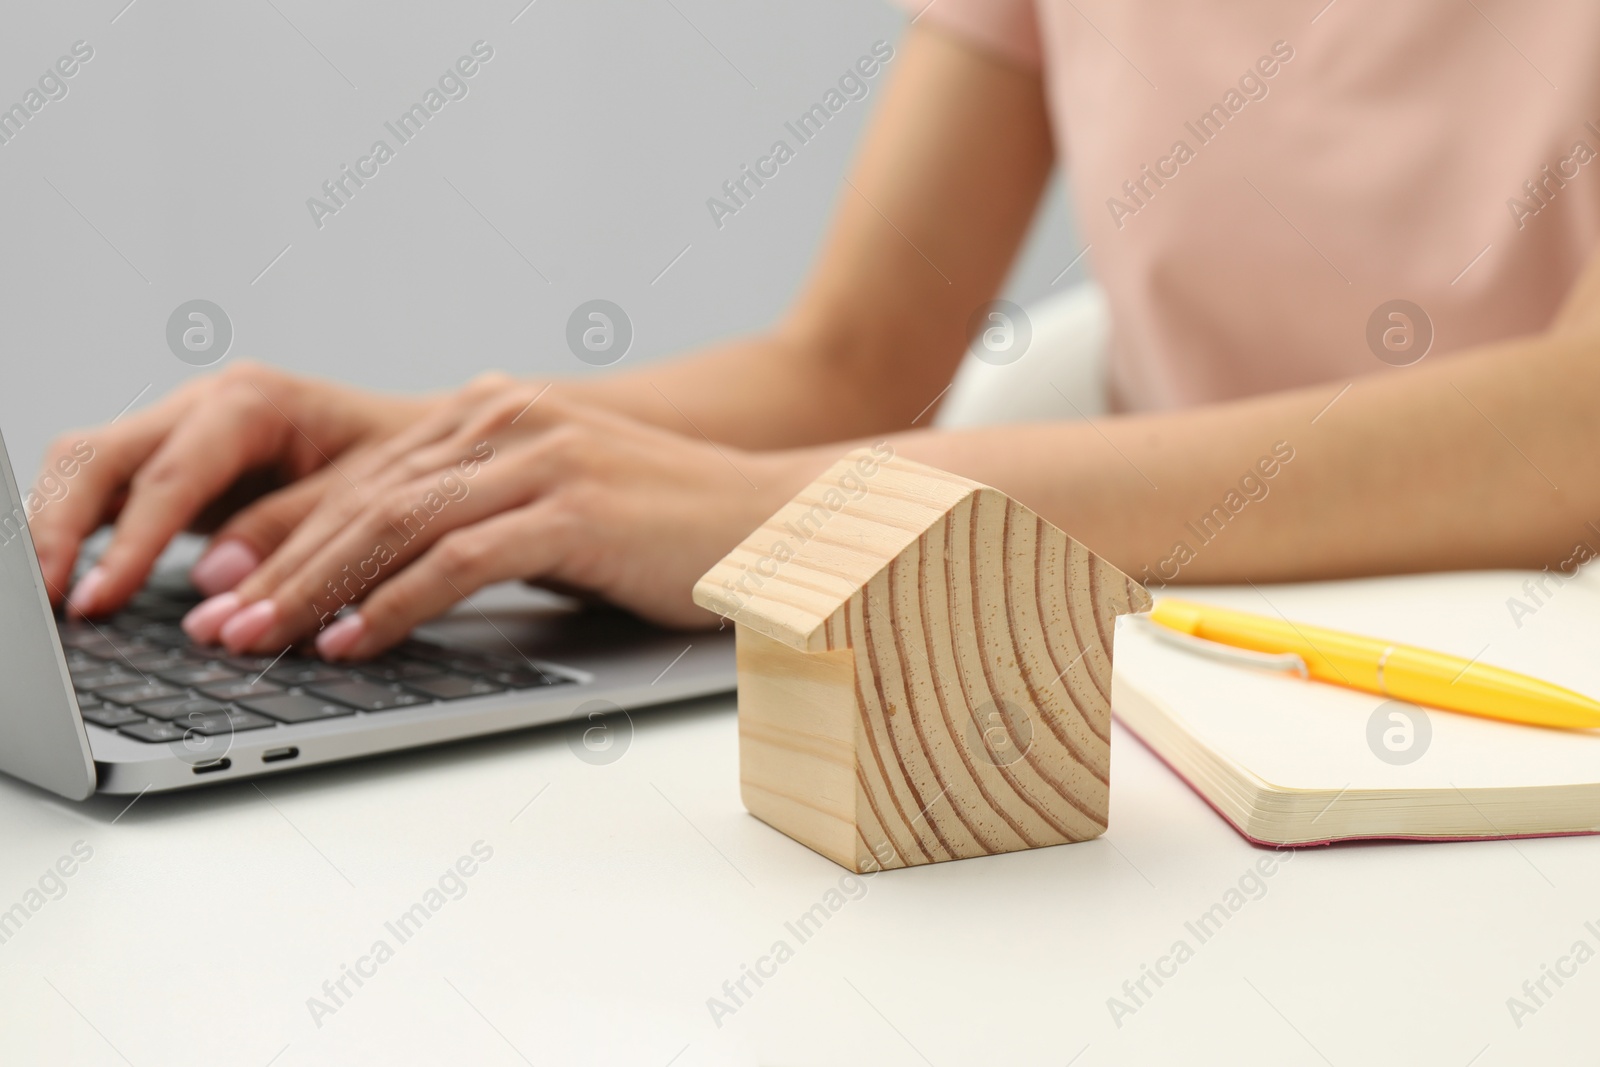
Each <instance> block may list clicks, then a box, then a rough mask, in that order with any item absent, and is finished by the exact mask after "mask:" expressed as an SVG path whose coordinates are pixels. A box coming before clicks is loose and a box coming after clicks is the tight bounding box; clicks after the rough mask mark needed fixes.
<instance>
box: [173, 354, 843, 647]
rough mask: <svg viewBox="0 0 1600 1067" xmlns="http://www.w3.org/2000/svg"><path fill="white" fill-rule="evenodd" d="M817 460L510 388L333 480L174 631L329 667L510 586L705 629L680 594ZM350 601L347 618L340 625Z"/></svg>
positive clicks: (821, 462)
mask: <svg viewBox="0 0 1600 1067" xmlns="http://www.w3.org/2000/svg"><path fill="white" fill-rule="evenodd" d="M829 458H830V457H829V456H827V455H824V454H816V453H812V452H794V453H787V452H778V453H752V452H745V451H741V450H738V449H732V448H727V447H724V446H720V445H715V444H712V443H710V442H709V441H706V440H704V439H696V438H691V437H684V436H679V435H677V434H674V433H671V432H668V431H665V430H660V429H656V428H653V427H648V426H644V425H642V424H640V423H637V422H634V421H632V420H629V419H627V418H624V417H622V416H618V415H614V414H611V413H609V412H603V411H599V410H595V409H592V408H586V407H580V406H576V405H573V404H571V403H569V402H565V401H562V400H560V399H559V398H558V397H555V396H540V395H538V393H536V391H535V390H533V389H532V388H527V387H523V386H519V385H516V384H514V383H511V382H509V381H508V382H507V388H506V390H505V391H504V392H503V393H501V394H500V395H499V396H497V397H495V398H494V399H492V400H490V401H488V402H485V403H483V404H482V405H481V406H480V407H479V409H478V410H477V411H475V412H474V413H473V415H472V417H470V418H467V419H465V420H463V422H462V423H461V425H460V426H459V427H458V428H456V429H455V430H454V431H453V432H451V433H450V434H448V435H447V436H445V437H443V438H442V439H440V440H437V441H432V442H428V443H426V444H422V445H419V446H418V447H417V448H416V449H414V450H413V451H412V452H411V453H410V454H409V455H407V456H405V457H404V458H403V459H402V460H400V461H399V462H398V463H395V464H394V465H393V466H392V467H391V468H390V469H389V470H387V471H385V472H383V473H381V474H379V475H377V476H375V477H369V478H366V479H363V483H362V484H346V485H343V486H338V485H336V486H335V487H334V488H333V489H331V490H330V491H329V492H328V493H327V495H326V497H325V498H324V499H323V501H322V502H321V503H320V504H319V505H318V506H317V508H316V510H315V511H313V512H312V513H311V514H310V515H309V516H308V517H307V518H305V519H304V520H303V521H301V522H300V524H299V525H298V526H297V527H296V529H295V530H294V532H293V533H291V534H290V536H289V537H288V538H287V539H286V540H285V541H284V542H283V544H282V545H281V546H279V547H278V549H277V550H276V551H274V552H273V553H272V555H270V556H269V557H268V558H267V559H266V560H265V561H263V563H262V564H261V566H260V567H259V568H257V569H256V570H255V571H254V572H252V573H251V574H250V575H249V576H248V577H247V578H245V579H244V580H243V581H242V582H241V583H240V584H239V585H238V587H237V588H235V589H234V590H232V591H231V592H228V593H224V594H221V595H220V596H216V597H213V598H211V599H210V600H208V601H206V602H204V603H203V604H201V605H200V606H199V607H197V608H195V609H194V611H192V612H191V613H190V616H189V618H187V619H186V620H185V623H184V625H185V629H187V630H188V631H189V633H190V634H191V636H193V637H194V638H196V639H197V640H200V641H203V642H206V641H214V640H220V641H221V643H223V644H224V645H226V646H227V647H228V648H229V650H230V651H232V652H234V653H236V654H237V653H244V652H256V653H265V654H271V653H275V652H277V651H280V650H282V649H283V648H285V647H287V646H289V645H292V644H294V643H297V642H299V641H301V640H303V639H304V638H306V637H307V636H309V635H311V634H313V633H317V634H318V636H317V639H316V644H317V649H318V651H319V652H320V653H321V654H322V655H323V656H324V657H326V658H329V659H359V658H365V657H368V656H372V655H375V654H376V653H378V652H381V651H383V650H384V649H385V648H388V647H389V646H391V645H393V644H395V643H397V642H398V641H400V640H402V639H403V638H404V637H405V636H406V634H407V633H409V632H410V630H411V629H412V627H414V626H416V625H417V624H419V623H421V622H424V621H426V620H427V619H429V618H432V617H433V616H435V615H438V614H439V613H440V612H442V611H444V610H445V609H446V608H448V607H450V606H451V605H452V604H454V603H455V602H456V601H458V600H460V599H462V598H464V597H466V596H469V595H470V594H472V593H473V592H474V591H476V590H478V589H480V588H482V587H483V586H485V585H489V584H491V583H494V582H499V581H505V580H509V579H516V578H521V579H525V580H528V581H530V582H533V583H535V584H549V585H551V586H554V587H557V588H561V589H567V590H576V591H582V592H587V593H592V594H595V595H597V596H599V597H602V598H604V599H606V600H608V601H611V602H612V603H615V604H618V605H620V606H622V607H624V608H628V609H630V610H632V611H634V612H635V613H637V614H639V615H642V616H644V617H645V618H648V619H651V620H654V621H656V622H659V623H663V624H666V625H669V626H679V627H694V626H703V625H708V624H709V623H710V622H712V621H713V620H714V618H715V617H714V616H713V615H711V614H710V613H708V612H706V611H705V610H703V609H701V608H699V607H697V606H696V605H695V604H694V603H693V601H692V600H691V599H690V591H691V589H692V587H693V585H694V582H695V580H696V579H697V578H699V577H700V575H701V574H703V573H705V571H706V570H708V569H709V568H710V567H711V565H712V564H714V563H715V562H716V561H717V560H718V559H720V558H721V557H722V556H723V555H724V554H726V553H727V552H728V551H729V550H731V549H732V548H733V547H734V546H735V545H737V544H738V543H739V541H741V540H742V539H743V538H744V537H745V536H746V535H747V534H749V532H750V531H751V530H753V529H755V528H756V526H758V525H759V524H760V523H761V522H762V521H764V520H765V519H766V518H768V517H769V516H770V515H771V514H772V513H773V512H775V511H776V510H777V509H778V508H779V507H781V506H782V505H783V503H784V502H785V501H787V500H788V499H789V498H790V497H792V496H793V495H794V494H795V493H797V492H799V491H800V489H802V488H803V487H804V486H805V485H806V484H807V482H809V481H810V480H811V479H812V478H813V477H815V475H816V474H818V473H820V471H821V470H822V469H823V468H824V467H826V465H827V462H828V460H829ZM346 604H350V605H351V606H352V607H353V609H354V610H352V611H347V612H345V613H344V614H343V615H340V616H339V617H338V619H337V620H335V618H334V616H335V615H336V614H337V613H338V612H339V611H340V609H341V608H343V607H345V605H346ZM319 631H320V632H319Z"/></svg>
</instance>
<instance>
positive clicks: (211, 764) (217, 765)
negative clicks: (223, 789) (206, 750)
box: [194, 756, 233, 774]
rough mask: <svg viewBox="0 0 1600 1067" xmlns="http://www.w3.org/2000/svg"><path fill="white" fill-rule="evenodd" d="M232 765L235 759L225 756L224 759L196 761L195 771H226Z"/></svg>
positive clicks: (202, 772) (212, 772) (210, 772)
mask: <svg viewBox="0 0 1600 1067" xmlns="http://www.w3.org/2000/svg"><path fill="white" fill-rule="evenodd" d="M232 766H233V760H231V759H228V758H227V757H226V756H224V757H223V758H222V759H214V760H207V761H206V762H205V763H196V764H195V765H194V773H196V774H216V773H217V772H218V771H225V770H227V769H228V768H229V767H232Z"/></svg>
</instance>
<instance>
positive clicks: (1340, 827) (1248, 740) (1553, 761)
mask: <svg viewBox="0 0 1600 1067" xmlns="http://www.w3.org/2000/svg"><path fill="white" fill-rule="evenodd" d="M1156 595H1157V597H1158V598H1159V596H1160V593H1159V591H1157V593H1156ZM1181 596H1182V597H1183V598H1184V599H1186V600H1194V601H1198V602H1200V603H1211V604H1217V605H1221V606H1224V607H1231V608H1236V609H1239V610H1242V611H1253V612H1257V613H1261V614H1267V615H1272V614H1280V613H1281V615H1283V616H1284V617H1286V618H1288V619H1291V620H1293V621H1295V622H1304V623H1310V624H1312V625H1316V626H1326V627H1331V628H1335V629H1341V630H1347V631H1351V632H1354V633H1359V634H1364V635H1367V636H1372V637H1384V638H1387V639H1389V640H1393V641H1395V642H1399V643H1405V644H1412V645H1419V646H1421V647H1424V648H1433V649H1438V650H1440V651H1443V652H1449V653H1452V654H1454V655H1458V656H1461V657H1463V658H1467V659H1477V660H1478V661H1479V662H1482V663H1487V664H1493V665H1495V666H1500V667H1506V668H1508V669H1510V670H1514V671H1520V672H1522V673H1525V674H1531V675H1534V676H1535V677H1539V678H1544V679H1546V680H1548V681H1551V682H1555V683H1556V684H1558V685H1563V686H1566V687H1568V688H1570V689H1574V690H1576V691H1578V692H1580V693H1583V694H1585V695H1587V696H1592V697H1600V574H1593V575H1592V574H1589V573H1586V572H1585V571H1583V570H1579V571H1578V572H1577V573H1576V576H1575V577H1566V576H1564V575H1563V574H1562V573H1561V572H1560V571H1558V570H1551V571H1548V572H1537V571H1532V572H1529V571H1482V572H1473V573H1465V574H1433V575H1409V576H1404V577H1395V578H1379V579H1363V580H1358V581H1341V582H1327V583H1316V584H1304V585H1278V586H1261V587H1259V588H1252V587H1249V586H1245V587H1242V588H1241V587H1225V588H1195V587H1185V588H1184V589H1183V590H1181ZM1154 625H1155V624H1154V623H1151V622H1150V621H1149V620H1148V619H1147V618H1143V617H1137V616H1125V617H1123V618H1122V619H1120V620H1119V621H1118V628H1117V638H1116V654H1115V659H1114V671H1113V677H1112V697H1111V700H1112V710H1113V712H1114V713H1115V714H1116V715H1117V717H1118V718H1119V719H1121V720H1122V722H1123V723H1124V724H1125V725H1126V726H1127V727H1128V728H1129V729H1131V730H1132V731H1133V732H1134V733H1135V734H1137V735H1138V736H1139V738H1140V739H1141V740H1143V741H1144V743H1145V744H1146V745H1148V746H1149V747H1150V748H1151V749H1152V750H1153V751H1154V752H1155V753H1156V755H1158V756H1159V757H1160V758H1161V759H1162V760H1164V761H1165V762H1166V763H1167V764H1168V765H1169V766H1170V767H1171V768H1172V769H1173V770H1174V771H1176V772H1177V773H1178V775H1180V776H1181V777H1182V778H1183V779H1184V780H1185V781H1187V782H1188V783H1189V785H1190V786H1191V787H1193V788H1194V790H1195V791H1196V792H1197V793H1199V794H1200V795H1201V797H1203V798H1204V799H1205V800H1206V801H1207V802H1208V803H1209V804H1210V805H1211V806H1212V807H1213V808H1215V809H1216V810H1217V812H1218V813H1219V814H1220V815H1222V817H1223V818H1224V819H1226V820H1227V821H1228V822H1230V823H1232V824H1233V826H1234V827H1235V829H1237V830H1238V831H1239V832H1240V833H1241V834H1243V835H1244V836H1245V837H1247V838H1249V839H1250V840H1252V841H1255V842H1258V843H1261V844H1273V845H1315V844H1327V843H1329V842H1333V841H1344V840H1351V839H1357V838H1405V839H1416V840H1462V839H1474V838H1495V837H1526V836H1543V835H1555V834H1580V833H1596V832H1600V731H1589V732H1576V731H1564V730H1552V729H1544V728H1540V727H1531V726H1521V725H1515V724H1511V723H1504V722H1498V721H1494V720H1489V719H1482V718H1477V717H1474V716H1469V715H1462V714H1458V713H1454V712H1448V711H1440V710H1436V709H1431V708H1423V709H1417V708H1415V707H1413V706H1411V705H1405V704H1400V703H1397V702H1391V701H1389V700H1387V699H1386V698H1384V697H1381V696H1377V695H1373V694H1368V693H1362V692H1357V691H1354V690H1349V689H1344V688H1340V687H1338V686H1332V685H1326V684H1323V683H1320V682H1312V681H1305V680H1302V679H1300V678H1298V677H1296V676H1294V675H1287V674H1278V673H1274V672H1271V671H1268V670H1263V669H1256V668H1251V667H1242V666H1236V665H1232V664H1227V663H1220V662H1217V661H1215V660H1212V659H1209V658H1207V657H1205V656H1201V655H1196V654H1194V653H1193V652H1189V651H1185V650H1183V649H1180V648H1175V647H1173V646H1172V645H1171V644H1169V643H1168V642H1166V641H1163V640H1161V637H1160V635H1159V634H1156V633H1152V632H1151V628H1152V627H1153V626H1154Z"/></svg>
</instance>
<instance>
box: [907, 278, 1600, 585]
mask: <svg viewBox="0 0 1600 1067" xmlns="http://www.w3.org/2000/svg"><path fill="white" fill-rule="evenodd" d="M1597 356H1600V259H1597V260H1596V261H1595V263H1594V264H1592V265H1591V266H1590V268H1589V270H1588V272H1587V273H1586V275H1585V277H1584V278H1583V279H1582V280H1580V282H1579V283H1578V285H1577V286H1575V287H1574V290H1573V294H1572V296H1571V297H1570V298H1569V301H1568V304H1567V306H1566V307H1565V308H1564V309H1563V311H1562V313H1561V315H1560V316H1558V318H1557V320H1556V324H1555V325H1554V326H1553V327H1552V328H1551V330H1550V331H1548V332H1547V333H1545V334H1542V335H1539V336H1535V337H1531V338H1520V339H1516V340H1510V341H1505V342H1500V343H1496V344H1491V345H1485V346H1482V347H1479V348H1476V349H1473V350H1471V351H1470V352H1464V353H1461V354H1458V355H1454V356H1451V357H1449V358H1442V359H1441V358H1435V359H1431V360H1428V361H1427V362H1425V363H1422V364H1417V365H1415V366H1411V367H1406V368H1398V369H1393V370H1388V369H1384V370H1381V371H1380V372H1378V373H1374V374H1372V375H1370V376H1367V377H1364V378H1360V379H1357V380H1356V381H1354V382H1353V383H1349V389H1348V391H1347V392H1341V391H1342V390H1344V389H1345V386H1346V384H1347V383H1345V382H1329V383H1328V384H1326V385H1322V386H1316V387H1311V388H1306V389H1300V390H1295V391H1292V392H1286V393H1278V394H1274V395H1269V396H1262V397H1257V398H1252V399H1248V400H1242V401H1238V402H1234V403H1229V404H1221V405H1214V406H1210V407H1205V408H1198V409H1194V410H1190V411H1182V412H1175V413H1167V414H1152V415H1135V416H1127V417H1121V418H1108V419H1104V420H1098V421H1096V422H1094V423H1092V424H1091V423H1082V422H1079V423H1065V424H1052V425H1037V426H1022V427H996V428H993V429H983V430H973V431H967V432H958V433H938V434H936V433H914V434H907V435H902V436H899V437H897V438H895V439H894V440H895V446H896V448H897V449H898V451H899V452H900V453H901V454H903V455H905V456H907V457H909V458H913V459H919V460H922V461H924V462H927V463H932V464H934V465H936V466H941V467H945V468H948V469H950V470H953V471H956V472H959V473H961V474H965V475H967V476H969V477H972V478H975V479H978V480H980V481H985V482H988V483H989V484H992V485H994V486H996V487H997V488H1000V489H1004V490H1006V491H1007V492H1010V493H1011V494H1013V495H1015V496H1017V497H1018V498H1019V499H1021V500H1023V501H1025V502H1026V503H1028V504H1029V505H1030V506H1032V507H1034V508H1035V509H1036V510H1038V511H1039V512H1041V513H1042V514H1043V515H1044V516H1045V517H1047V518H1049V519H1050V520H1051V521H1053V522H1055V523H1057V524H1058V525H1060V526H1061V527H1062V528H1064V529H1065V530H1067V531H1068V532H1069V533H1071V534H1072V535H1073V536H1075V537H1077V538H1078V539H1079V540H1081V541H1083V542H1084V543H1085V544H1087V545H1088V546H1090V547H1091V548H1093V549H1095V550H1096V551H1098V552H1101V553H1103V554H1104V555H1105V556H1106V557H1107V558H1108V559H1110V560H1111V561H1113V562H1114V563H1116V564H1117V565H1118V566H1119V567H1121V568H1123V569H1124V570H1126V571H1127V572H1128V573H1129V574H1131V575H1134V576H1135V577H1138V578H1140V579H1142V580H1144V581H1151V582H1168V581H1174V580H1176V581H1184V582H1240V581H1244V580H1247V579H1248V580H1251V581H1284V580H1295V579H1311V578H1333V577H1341V576H1349V575H1361V574H1380V573H1394V572H1402V571H1429V570H1447V569H1457V568H1477V567H1534V568H1537V567H1542V566H1544V565H1546V564H1550V565H1555V564H1558V563H1560V562H1562V561H1564V560H1567V559H1568V558H1570V557H1571V556H1572V555H1573V553H1574V549H1575V546H1577V545H1578V544H1579V543H1580V542H1586V543H1587V544H1588V545H1589V546H1591V547H1590V553H1595V552H1597V551H1600V525H1597V524H1600V464H1597V463H1596V458H1597V457H1600V359H1597ZM1289 455H1292V458H1289V459H1287V461H1285V458H1284V457H1286V456H1289ZM1264 458H1265V459H1266V461H1267V462H1266V464H1265V466H1264V467H1262V468H1258V464H1260V463H1261V462H1262V460H1263V459H1264ZM1263 470H1272V471H1273V473H1272V475H1271V476H1270V477H1268V476H1266V475H1265V474H1263ZM1230 494H1232V495H1231V496H1230ZM1252 497H1257V498H1259V499H1252ZM1230 505H1231V506H1230ZM1235 509H1237V510H1235Z"/></svg>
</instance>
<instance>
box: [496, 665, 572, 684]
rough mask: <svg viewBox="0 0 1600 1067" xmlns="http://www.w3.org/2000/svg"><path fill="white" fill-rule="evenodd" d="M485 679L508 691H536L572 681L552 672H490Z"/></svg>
mask: <svg viewBox="0 0 1600 1067" xmlns="http://www.w3.org/2000/svg"><path fill="white" fill-rule="evenodd" d="M484 678H485V679H487V680H488V681H491V682H497V683H499V684H500V685H503V686H505V687H506V688H507V689H536V688H538V687H539V686H541V685H560V684H561V683H562V682H566V681H570V680H571V679H569V678H566V677H563V676H562V675H559V674H555V673H553V672H551V671H545V672H543V673H540V672H538V671H535V670H531V669H529V670H520V671H490V672H489V673H488V674H485V675H484Z"/></svg>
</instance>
